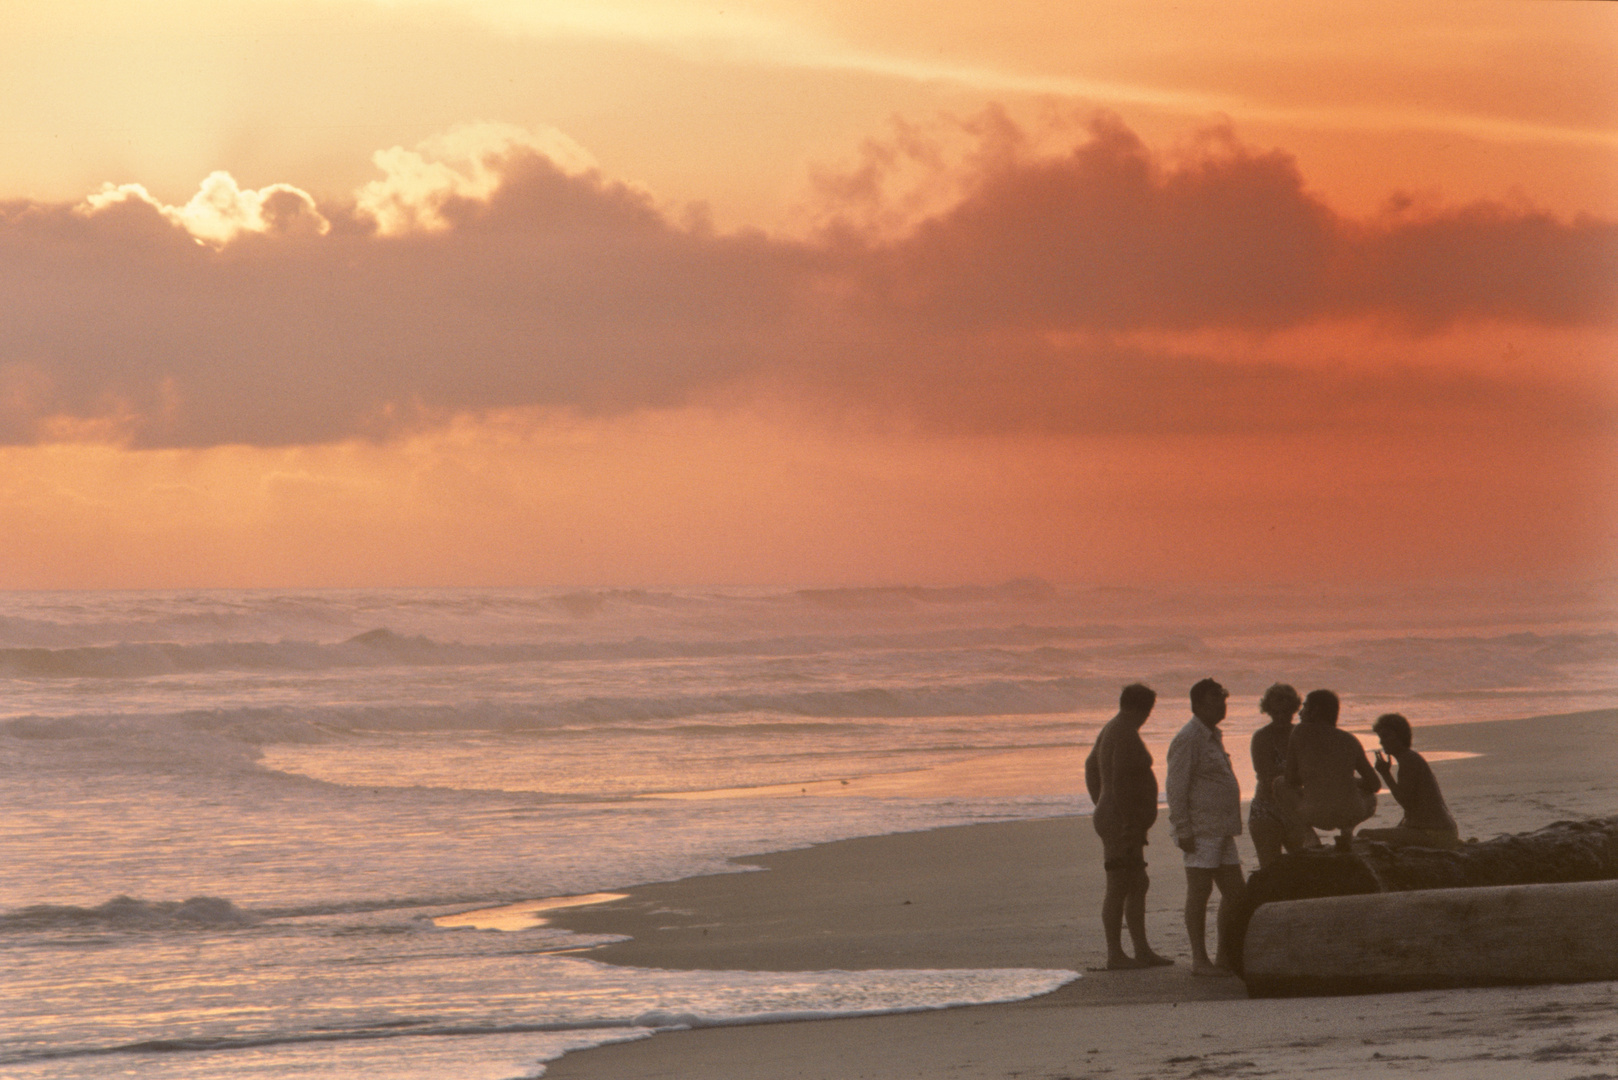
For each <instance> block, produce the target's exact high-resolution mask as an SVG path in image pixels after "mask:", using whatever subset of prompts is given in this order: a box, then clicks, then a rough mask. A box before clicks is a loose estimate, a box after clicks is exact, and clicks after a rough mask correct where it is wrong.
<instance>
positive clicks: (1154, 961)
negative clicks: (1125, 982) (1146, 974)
mask: <svg viewBox="0 0 1618 1080" xmlns="http://www.w3.org/2000/svg"><path fill="white" fill-rule="evenodd" d="M1135 966H1136V967H1143V968H1154V967H1173V966H1174V961H1173V960H1170V959H1169V958H1168V957H1166V956H1159V955H1158V954H1157V953H1155V952H1153V951H1152V950H1150V949H1136V950H1135Z"/></svg>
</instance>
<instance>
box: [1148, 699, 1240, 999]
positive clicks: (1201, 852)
mask: <svg viewBox="0 0 1618 1080" xmlns="http://www.w3.org/2000/svg"><path fill="white" fill-rule="evenodd" d="M1229 696H1230V695H1229V694H1228V693H1227V692H1226V691H1225V688H1224V687H1223V686H1220V685H1219V684H1218V683H1217V682H1215V681H1214V680H1212V679H1203V680H1202V681H1201V682H1199V683H1197V684H1196V685H1195V686H1193V687H1192V688H1191V720H1190V721H1189V722H1188V723H1187V724H1186V725H1185V727H1183V728H1181V729H1180V733H1179V734H1178V735H1176V736H1174V741H1173V742H1172V743H1170V744H1169V765H1168V778H1167V782H1166V784H1165V786H1166V787H1167V788H1168V800H1169V825H1170V827H1171V828H1172V829H1173V830H1174V842H1175V843H1176V844H1178V845H1179V846H1180V850H1181V851H1183V852H1184V853H1185V932H1186V936H1187V937H1189V938H1190V939H1191V973H1192V974H1193V975H1232V974H1234V973H1235V972H1234V971H1233V970H1232V966H1233V965H1232V961H1233V960H1234V958H1233V957H1230V956H1228V955H1227V954H1226V949H1227V947H1228V946H1230V945H1231V944H1232V943H1234V941H1235V940H1236V936H1237V934H1236V932H1237V927H1236V920H1237V919H1238V918H1240V914H1241V908H1242V894H1243V892H1244V890H1245V886H1246V883H1245V882H1244V881H1243V880H1242V857H1241V856H1240V855H1239V854H1237V852H1236V837H1237V836H1239V835H1240V834H1241V831H1242V792H1241V788H1240V787H1238V786H1237V784H1236V773H1235V772H1234V771H1233V770H1232V769H1231V767H1230V755H1229V754H1227V753H1225V744H1224V741H1223V739H1221V737H1220V734H1219V722H1220V721H1221V720H1223V719H1224V718H1225V699H1226V698H1227V697H1229ZM1215 885H1218V886H1219V948H1218V953H1217V958H1216V959H1213V960H1210V959H1209V958H1208V927H1207V924H1208V898H1209V897H1210V896H1212V895H1213V889H1214V886H1215Z"/></svg>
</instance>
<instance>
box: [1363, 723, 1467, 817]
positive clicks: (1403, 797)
mask: <svg viewBox="0 0 1618 1080" xmlns="http://www.w3.org/2000/svg"><path fill="white" fill-rule="evenodd" d="M1371 730H1372V731H1374V732H1376V734H1377V737H1378V738H1379V739H1381V740H1382V750H1386V751H1387V754H1388V756H1387V757H1383V756H1382V750H1378V751H1377V754H1376V771H1377V772H1379V773H1381V774H1382V779H1384V780H1386V781H1387V782H1388V790H1389V791H1391V792H1393V797H1394V799H1396V800H1397V801H1398V803H1399V805H1400V806H1401V807H1403V808H1404V812H1405V817H1404V820H1403V821H1401V822H1399V825H1398V827H1397V828H1393V829H1366V830H1365V831H1364V832H1362V833H1360V835H1361V836H1363V837H1365V839H1367V840H1380V841H1381V842H1382V843H1384V844H1396V845H1404V846H1408V847H1430V848H1457V847H1460V846H1461V830H1460V828H1459V827H1457V826H1456V824H1455V819H1454V818H1453V817H1451V816H1450V813H1449V807H1448V806H1445V805H1444V796H1443V794H1442V793H1440V792H1439V790H1438V778H1437V777H1435V776H1433V768H1432V766H1431V765H1428V764H1427V759H1426V758H1424V757H1422V756H1421V755H1420V754H1418V753H1416V752H1415V751H1414V750H1412V749H1410V743H1411V737H1410V721H1409V720H1406V719H1405V718H1404V717H1402V716H1400V715H1399V714H1398V713H1388V714H1386V715H1384V716H1379V717H1377V720H1376V723H1375V724H1373V725H1372V726H1371ZM1390 758H1391V759H1392V760H1391V761H1390V760H1389V759H1390ZM1394 762H1398V763H1399V774H1398V775H1397V776H1395V775H1394V773H1393V763H1394Z"/></svg>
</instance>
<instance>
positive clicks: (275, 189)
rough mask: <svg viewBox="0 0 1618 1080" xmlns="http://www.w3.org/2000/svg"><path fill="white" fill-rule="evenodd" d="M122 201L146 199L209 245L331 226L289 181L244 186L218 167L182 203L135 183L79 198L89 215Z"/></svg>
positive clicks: (106, 186) (104, 187) (323, 229)
mask: <svg viewBox="0 0 1618 1080" xmlns="http://www.w3.org/2000/svg"><path fill="white" fill-rule="evenodd" d="M125 202H143V203H146V204H147V205H149V206H151V207H153V208H154V209H156V210H157V212H158V213H160V214H162V215H163V217H164V218H166V219H167V220H168V221H170V222H171V223H173V224H174V225H177V226H179V227H180V228H182V229H184V230H185V231H186V232H188V233H190V234H191V236H192V237H194V238H195V239H196V240H197V242H198V243H203V244H209V245H211V246H214V247H220V246H223V245H224V244H228V243H229V242H230V241H232V240H234V239H235V238H236V237H238V236H240V235H241V234H242V233H244V232H245V233H268V232H313V233H317V234H324V233H326V232H327V231H328V230H329V229H330V228H331V223H330V222H328V221H327V220H326V219H325V218H324V217H323V216H322V215H321V213H320V211H319V210H317V209H316V208H315V200H314V199H313V198H311V197H310V195H309V193H308V192H306V191H304V190H302V189H301V188H295V187H293V186H292V185H291V184H270V185H269V186H267V187H262V188H257V189H254V188H243V187H242V186H241V185H239V184H237V183H236V178H235V177H233V176H231V175H230V174H229V173H228V172H223V171H221V172H213V173H209V174H208V178H207V179H206V180H204V181H203V182H202V186H201V188H200V189H198V191H197V193H196V194H195V195H193V196H192V197H191V200H190V201H189V202H187V203H186V204H185V205H183V206H170V205H168V204H166V203H164V202H162V201H161V200H159V199H157V198H155V197H154V196H153V195H152V194H151V192H149V191H147V190H146V188H145V187H144V186H142V185H140V184H119V185H114V184H103V185H102V186H101V190H100V191H99V192H97V193H96V194H94V195H91V196H90V197H89V198H87V199H85V200H84V204H83V206H82V207H81V209H82V210H83V211H84V212H85V213H91V214H93V213H96V212H97V211H100V210H104V209H106V208H107V207H109V206H115V205H118V204H120V203H125Z"/></svg>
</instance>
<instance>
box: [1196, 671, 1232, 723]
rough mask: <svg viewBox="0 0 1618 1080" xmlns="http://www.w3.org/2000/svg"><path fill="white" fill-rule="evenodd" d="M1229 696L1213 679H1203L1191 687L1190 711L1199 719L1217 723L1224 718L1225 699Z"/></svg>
mask: <svg viewBox="0 0 1618 1080" xmlns="http://www.w3.org/2000/svg"><path fill="white" fill-rule="evenodd" d="M1229 696H1230V693H1229V691H1227V690H1226V689H1225V688H1224V687H1223V686H1220V685H1219V683H1218V682H1216V681H1214V680H1213V679H1203V680H1202V681H1201V682H1199V683H1197V685H1195V686H1193V687H1192V688H1191V713H1192V715H1193V716H1195V717H1196V718H1197V719H1199V720H1203V721H1206V722H1207V723H1210V724H1217V723H1219V721H1221V720H1223V719H1224V718H1225V699H1226V698H1228V697H1229Z"/></svg>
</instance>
